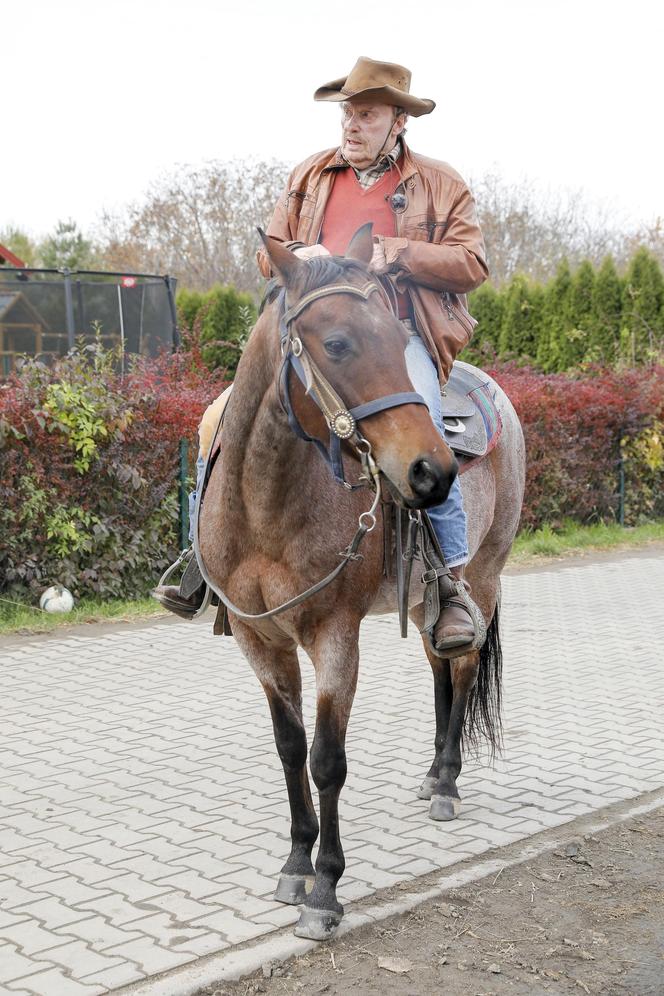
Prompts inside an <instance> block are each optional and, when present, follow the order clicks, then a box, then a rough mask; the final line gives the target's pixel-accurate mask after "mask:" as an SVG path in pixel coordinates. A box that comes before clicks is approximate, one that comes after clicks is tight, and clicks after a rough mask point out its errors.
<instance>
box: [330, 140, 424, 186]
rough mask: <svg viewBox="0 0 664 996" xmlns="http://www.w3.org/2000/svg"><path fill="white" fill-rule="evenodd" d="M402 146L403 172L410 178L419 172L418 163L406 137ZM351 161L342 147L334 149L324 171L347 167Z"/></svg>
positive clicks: (402, 141) (405, 178) (406, 177)
mask: <svg viewBox="0 0 664 996" xmlns="http://www.w3.org/2000/svg"><path fill="white" fill-rule="evenodd" d="M400 142H401V148H402V150H403V168H402V170H401V172H402V174H403V179H404V180H408V179H410V177H411V176H414V175H415V173H417V172H419V171H418V169H417V163H416V162H415V160H414V159H413V153H412V152H411V151H410V149H409V148H408V146H407V145H406V142H405V141H404V139H403V138H402V139H400ZM348 167H349V163H348V162H347V161H346V160H345V159H344V157H343V156H342V155H341V148H337V149H334V150H333V151H332V154H331V156H330V158H329V159H328V161H327V162H326V163H324V164H323V171H325V170H328V169H347V168H348Z"/></svg>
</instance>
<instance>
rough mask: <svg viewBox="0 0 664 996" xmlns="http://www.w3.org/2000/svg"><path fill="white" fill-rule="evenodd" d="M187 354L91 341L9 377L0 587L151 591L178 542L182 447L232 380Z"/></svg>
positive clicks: (2, 401)
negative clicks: (131, 362) (119, 348)
mask: <svg viewBox="0 0 664 996" xmlns="http://www.w3.org/2000/svg"><path fill="white" fill-rule="evenodd" d="M224 386H225V385H224V382H223V381H220V380H219V378H215V377H214V376H213V375H212V374H210V372H209V371H208V370H207V369H205V368H202V367H200V366H196V365H192V363H191V358H190V357H188V356H187V355H186V354H182V355H179V356H169V355H166V356H164V357H162V358H161V359H160V360H157V361H150V362H140V363H139V364H138V365H137V366H136V367H135V368H134V369H133V370H132V371H130V372H129V373H128V374H126V375H125V376H124V377H120V376H119V375H118V373H117V363H116V362H114V358H112V357H111V358H109V356H108V354H104V353H103V352H102V351H101V350H99V349H97V348H96V347H86V348H85V349H83V350H82V351H78V352H75V353H73V354H72V355H70V356H69V357H67V358H65V359H63V360H62V361H60V362H59V363H58V364H57V365H56V366H55V367H54V368H49V367H46V366H43V365H42V364H39V363H36V362H34V361H30V362H28V363H26V364H25V365H24V366H23V367H22V369H21V370H20V372H19V374H18V375H17V376H15V377H13V378H12V379H11V380H10V381H9V382H8V383H6V384H3V385H0V537H1V539H0V593H9V594H10V595H11V597H24V596H26V595H35V594H36V593H37V592H39V591H40V590H41V589H42V588H44V587H45V586H46V585H47V584H52V583H54V582H60V583H62V584H64V585H65V586H66V587H68V588H70V589H71V590H72V591H73V593H74V594H75V595H76V596H77V597H80V596H81V595H96V596H102V597H119V596H123V597H124V596H127V597H130V596H134V595H144V594H146V593H147V591H148V590H149V589H150V587H151V586H152V585H153V584H154V583H155V580H156V579H158V576H159V574H160V573H161V571H163V569H164V567H165V566H166V565H167V564H168V563H169V561H170V559H171V558H172V557H174V556H175V555H176V553H177V551H178V548H179V528H178V524H179V517H178V510H179V506H178V469H179V443H180V440H181V439H187V440H188V441H189V442H190V447H189V452H190V455H191V457H192V463H193V460H194V459H195V455H196V449H197V444H196V430H197V426H198V422H199V420H200V416H201V414H202V412H203V411H204V410H205V407H206V406H207V405H208V404H209V402H210V401H211V400H213V399H214V398H215V397H216V396H217V395H218V394H219V392H220V391H221V390H222V389H223V387H224Z"/></svg>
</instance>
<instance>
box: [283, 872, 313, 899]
mask: <svg viewBox="0 0 664 996" xmlns="http://www.w3.org/2000/svg"><path fill="white" fill-rule="evenodd" d="M313 882H314V880H313V877H311V876H309V878H307V877H306V876H305V875H285V874H282V875H280V876H279V881H278V882H277V888H276V890H275V893H274V899H275V902H277V903H287V904H288V905H289V906H299V905H300V903H303V902H304V901H305V899H306V898H307V893H308V892H311V889H312V887H313ZM307 887H308V888H307Z"/></svg>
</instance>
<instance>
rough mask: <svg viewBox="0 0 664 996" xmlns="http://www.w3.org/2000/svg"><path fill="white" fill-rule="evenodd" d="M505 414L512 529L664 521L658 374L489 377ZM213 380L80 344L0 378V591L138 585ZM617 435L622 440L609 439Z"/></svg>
mask: <svg viewBox="0 0 664 996" xmlns="http://www.w3.org/2000/svg"><path fill="white" fill-rule="evenodd" d="M491 373H492V374H493V376H494V377H495V378H496V380H497V381H498V382H499V383H500V384H501V385H502V386H503V388H504V389H505V390H506V391H507V393H508V395H509V396H510V398H511V399H512V402H513V403H514V406H515V408H516V410H517V412H518V414H519V416H520V418H521V421H522V424H523V427H524V433H525V438H526V448H527V459H528V474H527V487H526V498H525V504H524V509H523V515H522V526H525V527H532V528H535V527H537V526H540V525H542V524H543V523H550V524H552V525H553V526H555V525H557V524H560V523H561V522H562V521H563V520H565V519H567V518H571V519H574V520H576V521H578V522H592V521H597V520H604V521H607V520H614V519H615V518H617V515H618V505H619V458H620V455H621V452H622V455H623V462H624V474H625V482H626V488H625V491H626V505H625V513H626V522H627V523H628V524H629V523H634V522H637V521H640V520H643V519H644V518H652V517H655V516H657V517H659V516H664V494H663V493H664V488H662V483H663V477H664V474H663V470H662V467H663V464H664V455H663V444H662V438H663V429H664V367H654V368H650V369H640V370H625V371H622V372H617V371H611V370H593V371H589V372H586V374H585V375H584V376H583V378H576V379H574V378H571V377H568V376H566V375H563V374H559V375H547V376H545V375H542V374H538V373H535V372H534V371H532V370H528V369H524V368H518V367H516V366H510V365H507V366H501V367H498V368H496V369H494V370H492V371H491ZM223 387H224V383H223V382H222V381H220V380H219V379H218V378H216V379H215V378H214V376H213V375H212V374H210V372H209V371H208V370H207V369H206V368H205V367H203V366H202V364H201V363H200V362H198V360H197V359H196V356H195V355H194V356H192V354H191V353H189V354H188V353H183V354H179V355H176V356H164V357H162V358H161V359H160V360H157V361H140V362H139V364H138V365H137V366H135V367H134V368H133V369H132V370H131V371H130V372H129V373H127V374H125V375H124V376H123V377H120V376H119V375H118V373H117V357H115V358H114V357H112V356H109V354H105V353H104V352H103V351H102V350H100V349H99V348H97V347H96V346H88V347H85V348H83V349H82V350H79V351H76V352H74V353H73V354H71V355H70V356H69V357H67V358H65V359H63V360H61V361H60V362H59V363H58V364H57V365H56V366H55V367H54V368H48V367H46V366H43V365H41V364H39V363H37V362H34V361H29V362H27V363H26V364H25V365H24V366H23V367H22V369H21V370H20V371H19V373H18V374H17V375H16V376H14V377H13V378H12V379H11V380H10V381H9V382H7V383H5V384H2V385H0V594H4V595H5V597H26V596H32V597H34V596H35V595H36V594H37V593H38V592H39V591H40V590H41V589H42V588H44V587H45V586H46V585H47V584H52V583H54V582H56V581H57V582H61V583H63V584H65V585H66V586H67V587H68V588H70V589H71V590H72V591H73V592H74V594H75V595H76V596H77V597H80V596H81V595H91V594H94V595H99V596H103V597H117V596H120V595H124V596H128V595H139V594H145V593H146V592H147V591H148V590H149V589H150V587H151V586H152V585H153V584H154V583H155V581H156V579H157V578H158V576H159V574H160V572H161V571H162V570H163V568H164V566H165V565H166V564H167V563H168V562H169V561H170V559H171V558H172V557H173V556H174V555H175V554H176V552H177V549H178V545H179V535H178V501H177V491H178V480H177V474H178V449H179V441H180V440H181V439H182V438H185V439H188V440H189V442H190V444H191V445H190V454H191V457H192V463H193V458H194V457H195V452H196V427H197V425H198V422H199V419H200V416H201V414H202V412H203V410H204V409H205V407H206V405H207V404H208V403H209V402H210V401H211V400H212V399H213V398H215V397H216V396H217V395H218V394H219V392H220V391H221V390H222V388H223ZM621 441H622V446H621Z"/></svg>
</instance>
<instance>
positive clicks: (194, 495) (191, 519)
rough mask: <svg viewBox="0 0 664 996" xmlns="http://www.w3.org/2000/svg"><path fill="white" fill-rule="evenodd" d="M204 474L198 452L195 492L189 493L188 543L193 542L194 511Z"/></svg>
mask: <svg viewBox="0 0 664 996" xmlns="http://www.w3.org/2000/svg"><path fill="white" fill-rule="evenodd" d="M204 472H205V460H204V459H203V457H202V456H201V451H200V450H199V451H198V457H197V459H196V490H195V491H190V492H189V542H190V543H193V542H194V513H195V510H196V498H197V496H198V492H199V491H200V489H201V485H202V484H203V474H204Z"/></svg>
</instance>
